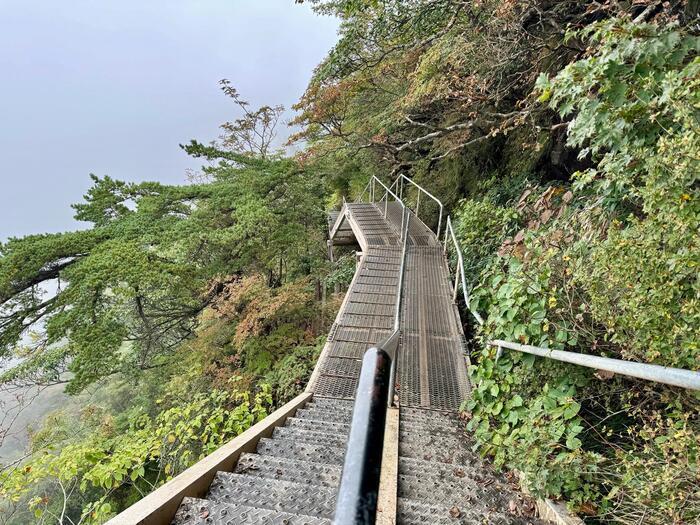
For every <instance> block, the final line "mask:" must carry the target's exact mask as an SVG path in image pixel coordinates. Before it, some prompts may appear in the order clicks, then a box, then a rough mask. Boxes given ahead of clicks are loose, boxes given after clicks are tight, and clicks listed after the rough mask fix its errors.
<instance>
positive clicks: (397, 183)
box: [391, 173, 444, 237]
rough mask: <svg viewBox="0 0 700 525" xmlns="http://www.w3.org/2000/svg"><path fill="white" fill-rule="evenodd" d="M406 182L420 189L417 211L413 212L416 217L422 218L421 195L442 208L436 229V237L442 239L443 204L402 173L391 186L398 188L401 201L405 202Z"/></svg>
mask: <svg viewBox="0 0 700 525" xmlns="http://www.w3.org/2000/svg"><path fill="white" fill-rule="evenodd" d="M404 181H405V182H408V183H409V184H411V185H413V186H415V187H416V188H417V189H418V196H417V198H416V209H415V210H413V213H415V214H416V217H419V218H420V215H419V210H420V195H421V193H425V195H426V196H427V197H429V198H431V199H433V200H434V201H435V203H436V204H437V205H438V207H439V208H440V214H439V216H438V224H437V228H436V230H435V235H436V236H438V237H440V231H441V230H442V215H443V211H444V206H443V204H442V202H441V201H440V199H438V198H437V197H436V196H435V195H433V194H432V193H430V192H429V191H428V190H426V189H425V188H424V187H423V186H421V185H420V184H418V183H416V182H415V181H413V180H412V179H409V178H408V177H407V176H406V175H404V174H403V173H401V174H400V175H399V176H398V177H397V178H396V180H395V181H394V182H393V184H392V185H391V188H393V187H394V186H397V189H398V191H399V198H400V199H402V200H403V188H404Z"/></svg>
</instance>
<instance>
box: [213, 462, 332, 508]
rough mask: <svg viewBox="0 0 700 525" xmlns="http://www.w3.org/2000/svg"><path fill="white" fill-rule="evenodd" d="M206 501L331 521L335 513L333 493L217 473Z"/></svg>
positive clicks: (330, 490)
mask: <svg viewBox="0 0 700 525" xmlns="http://www.w3.org/2000/svg"><path fill="white" fill-rule="evenodd" d="M207 499H208V500H210V501H213V502H221V503H234V504H243V505H248V506H250V507H257V508H263V509H270V510H277V511H281V512H288V513H290V514H304V515H308V516H316V517H321V518H328V519H330V518H332V517H333V514H334V512H335V500H336V489H335V488H330V487H319V486H315V487H314V488H313V490H309V487H308V485H306V484H303V483H295V482H292V481H282V480H271V479H263V478H259V477H255V476H250V475H247V474H235V473H231V472H217V473H216V476H214V479H213V480H212V483H211V486H210V487H209V493H208V494H207Z"/></svg>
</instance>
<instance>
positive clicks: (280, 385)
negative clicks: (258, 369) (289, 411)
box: [264, 338, 325, 405]
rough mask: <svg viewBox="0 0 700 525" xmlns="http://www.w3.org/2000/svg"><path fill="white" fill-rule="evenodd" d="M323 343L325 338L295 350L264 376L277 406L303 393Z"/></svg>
mask: <svg viewBox="0 0 700 525" xmlns="http://www.w3.org/2000/svg"><path fill="white" fill-rule="evenodd" d="M324 343H325V338H322V339H321V340H320V341H319V342H318V343H317V344H316V345H313V346H299V347H297V348H295V349H294V350H292V352H291V353H289V354H287V355H285V356H284V357H283V358H282V359H280V360H279V361H278V362H277V363H276V364H275V366H274V367H273V368H272V370H271V371H270V372H268V373H267V374H265V379H264V381H265V383H267V384H269V385H270V387H271V390H272V392H273V394H274V397H275V401H276V404H277V405H282V404H284V403H286V402H287V401H290V400H291V399H293V398H294V397H295V396H297V395H299V394H301V393H302V392H303V391H304V388H305V387H306V384H307V383H308V380H309V378H310V377H311V372H312V371H313V368H314V365H315V364H316V360H317V359H318V356H319V355H320V354H321V350H322V349H323V345H324Z"/></svg>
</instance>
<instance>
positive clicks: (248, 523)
mask: <svg viewBox="0 0 700 525" xmlns="http://www.w3.org/2000/svg"><path fill="white" fill-rule="evenodd" d="M172 523H173V525H212V524H216V525H330V524H331V520H330V519H328V518H319V517H316V516H307V515H302V514H292V513H289V512H280V511H278V510H274V509H262V508H256V507H251V506H249V505H241V504H238V503H236V504H233V503H222V502H214V501H210V500H206V499H198V498H185V499H183V500H182V503H181V504H180V507H179V508H178V511H177V514H176V515H175V518H174V519H173V521H172Z"/></svg>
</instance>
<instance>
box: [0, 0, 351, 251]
mask: <svg viewBox="0 0 700 525" xmlns="http://www.w3.org/2000/svg"><path fill="white" fill-rule="evenodd" d="M337 25H338V24H337V21H336V20H334V19H332V18H327V17H320V16H318V15H316V14H314V13H313V12H312V11H311V10H310V9H309V7H307V6H306V5H295V4H294V1H293V0H206V1H204V0H70V1H69V2H57V1H56V0H0V242H1V241H2V240H4V239H6V238H7V237H10V236H22V235H26V234H28V233H42V232H55V231H63V230H66V229H72V228H76V227H78V226H79V225H78V224H77V223H76V222H75V221H74V220H73V219H72V214H73V212H72V209H71V208H70V207H69V205H70V204H71V203H75V202H79V201H80V200H81V197H82V195H83V194H84V193H85V191H86V190H87V188H88V187H89V183H90V181H89V177H88V174H89V173H95V174H97V175H110V176H112V177H114V178H118V179H122V180H131V181H140V180H158V181H163V182H170V183H181V182H184V180H185V169H186V168H188V167H193V168H196V167H198V163H197V162H196V161H194V160H192V159H188V157H187V156H186V155H185V153H184V152H183V151H182V150H180V148H179V147H178V144H179V143H185V142H188V141H189V139H191V138H197V139H199V140H203V141H208V140H211V139H212V138H214V137H215V136H216V134H217V128H218V125H219V124H220V123H222V122H224V121H226V120H229V119H232V118H235V116H237V113H236V112H235V109H234V107H233V105H232V104H231V102H230V101H229V100H228V99H227V98H226V97H224V95H223V94H222V93H221V92H220V91H219V86H218V84H217V83H218V81H219V80H220V79H222V78H228V79H230V80H231V81H232V82H233V83H234V85H235V86H236V87H237V88H238V89H239V91H240V92H241V93H242V95H243V96H244V98H247V99H248V100H250V101H251V103H252V104H257V105H261V104H271V105H272V104H284V105H285V106H287V107H289V106H291V105H292V104H293V103H294V102H296V100H297V99H298V98H299V96H300V95H301V94H302V93H303V90H304V88H305V87H306V84H307V82H308V80H309V78H310V76H311V73H312V70H313V68H314V66H316V64H318V63H319V62H320V61H321V59H322V58H323V57H324V56H325V54H326V53H327V52H328V50H329V49H330V48H331V46H332V45H333V43H334V42H335V39H336V30H337ZM286 131H287V130H286V129H283V130H282V132H283V133H284V132H286Z"/></svg>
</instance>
